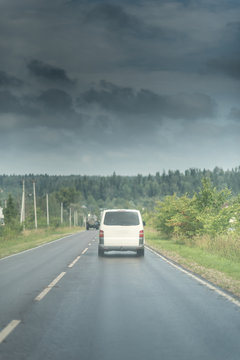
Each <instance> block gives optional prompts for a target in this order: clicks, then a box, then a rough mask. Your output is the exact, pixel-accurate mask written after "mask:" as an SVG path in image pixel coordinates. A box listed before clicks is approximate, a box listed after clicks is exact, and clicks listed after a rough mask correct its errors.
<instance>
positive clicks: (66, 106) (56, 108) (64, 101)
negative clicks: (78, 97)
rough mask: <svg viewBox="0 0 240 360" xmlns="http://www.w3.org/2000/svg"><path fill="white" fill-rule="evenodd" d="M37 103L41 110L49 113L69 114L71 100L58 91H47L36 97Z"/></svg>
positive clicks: (66, 94) (68, 96)
mask: <svg viewBox="0 0 240 360" xmlns="http://www.w3.org/2000/svg"><path fill="white" fill-rule="evenodd" d="M38 102H39V103H40V104H41V105H42V106H43V108H44V109H45V110H47V111H50V112H56V113H58V112H63V111H64V112H71V111H72V98H71V96H70V95H69V94H68V93H67V92H65V91H63V90H60V89H49V90H46V91H44V92H42V94H41V95H40V96H39V97H38Z"/></svg>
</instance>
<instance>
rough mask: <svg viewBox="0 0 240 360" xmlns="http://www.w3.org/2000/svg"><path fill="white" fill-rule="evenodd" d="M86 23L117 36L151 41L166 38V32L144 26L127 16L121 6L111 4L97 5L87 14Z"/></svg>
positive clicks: (136, 18)
mask: <svg viewBox="0 0 240 360" xmlns="http://www.w3.org/2000/svg"><path fill="white" fill-rule="evenodd" d="M85 20H86V21H87V22H90V23H93V24H94V25H96V24H97V23H100V24H103V25H104V26H106V28H107V29H108V30H109V31H110V35H112V32H113V33H114V34H115V35H116V34H117V36H121V35H128V36H133V37H137V38H141V39H142V40H143V39H145V38H147V39H151V40H153V38H156V37H163V38H166V37H167V32H166V31H163V29H162V28H161V27H156V26H151V25H147V24H145V23H144V22H143V21H142V20H140V19H139V18H138V17H137V16H135V15H132V14H129V13H128V12H127V11H126V10H125V9H124V8H123V7H122V6H119V5H113V4H97V5H95V6H94V7H93V8H92V9H91V10H90V11H89V12H87V15H86V18H85Z"/></svg>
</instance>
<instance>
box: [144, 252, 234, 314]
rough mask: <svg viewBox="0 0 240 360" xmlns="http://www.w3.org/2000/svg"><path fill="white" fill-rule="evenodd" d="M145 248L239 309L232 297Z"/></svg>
mask: <svg viewBox="0 0 240 360" xmlns="http://www.w3.org/2000/svg"><path fill="white" fill-rule="evenodd" d="M146 248H147V249H148V250H149V251H151V252H152V253H153V254H155V255H157V256H159V257H160V258H161V259H162V260H164V261H166V262H167V263H168V264H170V265H171V266H173V267H175V268H176V269H178V270H180V271H181V272H183V273H184V274H187V275H188V276H190V277H191V278H193V279H194V280H196V281H198V282H199V283H200V284H202V285H204V286H206V287H208V288H209V289H210V290H213V291H215V292H216V293H217V294H219V295H221V296H223V297H224V298H225V299H227V300H228V301H230V302H231V303H233V304H234V305H237V306H238V307H240V301H238V300H237V299H235V298H234V297H232V296H231V295H228V294H227V293H225V292H224V291H222V290H220V289H218V288H217V287H215V286H214V285H212V284H210V283H208V282H207V281H205V280H203V279H201V278H199V277H198V276H196V275H194V274H192V273H191V272H189V271H188V270H185V269H183V268H182V267H181V266H178V265H176V264H174V263H173V262H172V261H170V260H168V259H166V258H165V257H164V256H162V255H160V254H159V253H157V252H156V251H154V250H152V249H151V248H149V247H148V246H146Z"/></svg>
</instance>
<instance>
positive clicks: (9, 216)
mask: <svg viewBox="0 0 240 360" xmlns="http://www.w3.org/2000/svg"><path fill="white" fill-rule="evenodd" d="M3 214H4V221H5V224H6V225H11V224H13V223H14V222H16V221H17V216H18V210H17V206H16V203H15V201H14V200H13V197H12V195H11V194H10V195H9V196H8V199H7V207H6V208H5V209H4V210H3Z"/></svg>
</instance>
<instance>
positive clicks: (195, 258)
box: [145, 229, 240, 297]
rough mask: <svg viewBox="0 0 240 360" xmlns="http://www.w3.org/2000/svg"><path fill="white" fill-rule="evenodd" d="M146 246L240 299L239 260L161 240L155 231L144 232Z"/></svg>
mask: <svg viewBox="0 0 240 360" xmlns="http://www.w3.org/2000/svg"><path fill="white" fill-rule="evenodd" d="M145 236H146V244H147V245H149V246H150V247H152V248H153V249H155V250H157V251H159V252H160V253H161V254H162V255H164V256H166V257H168V258H169V259H172V260H173V261H175V262H177V263H178V264H180V265H182V266H183V267H185V268H186V269H188V270H190V271H193V272H194V273H197V274H199V275H201V276H202V277H204V278H205V279H206V280H208V281H210V282H212V283H214V284H215V285H217V286H220V287H221V288H223V289H225V290H227V291H229V292H231V293H232V294H234V295H236V296H238V297H240V259H239V261H233V260H230V259H227V258H224V257H223V256H220V255H217V254H213V253H211V252H209V251H207V250H205V249H201V248H199V247H197V246H187V245H185V244H183V243H178V242H176V241H175V240H172V239H170V240H166V239H161V238H160V235H159V234H158V233H157V231H155V230H152V229H146V230H145Z"/></svg>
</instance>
